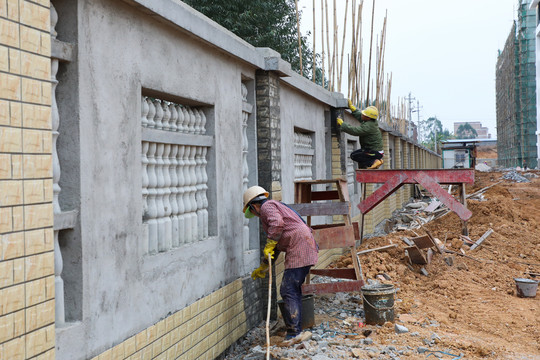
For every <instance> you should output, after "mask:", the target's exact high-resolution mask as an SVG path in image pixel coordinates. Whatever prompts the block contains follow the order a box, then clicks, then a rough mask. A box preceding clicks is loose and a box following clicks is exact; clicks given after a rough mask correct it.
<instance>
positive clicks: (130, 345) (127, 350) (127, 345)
mask: <svg viewBox="0 0 540 360" xmlns="http://www.w3.org/2000/svg"><path fill="white" fill-rule="evenodd" d="M136 345H137V344H136V340H135V336H132V337H130V338H129V339H127V340H126V341H124V356H125V357H128V356H131V355H133V354H134V353H135V350H136V347H137V346H136Z"/></svg>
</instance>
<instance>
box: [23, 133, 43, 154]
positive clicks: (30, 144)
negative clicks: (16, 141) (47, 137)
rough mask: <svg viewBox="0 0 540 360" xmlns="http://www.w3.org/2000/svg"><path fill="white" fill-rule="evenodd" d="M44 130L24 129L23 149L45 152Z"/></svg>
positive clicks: (31, 151)
mask: <svg viewBox="0 0 540 360" xmlns="http://www.w3.org/2000/svg"><path fill="white" fill-rule="evenodd" d="M43 133H44V131H42V130H34V129H23V131H22V149H23V150H22V151H23V152H25V153H42V152H43V135H42V134H43Z"/></svg>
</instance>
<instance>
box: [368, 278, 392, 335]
mask: <svg viewBox="0 0 540 360" xmlns="http://www.w3.org/2000/svg"><path fill="white" fill-rule="evenodd" d="M395 292H396V290H395V289H394V285H391V284H375V285H366V286H362V301H363V303H364V312H365V314H366V324H370V325H383V324H384V323H385V322H388V321H389V322H394V294H395Z"/></svg>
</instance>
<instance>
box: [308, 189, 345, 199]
mask: <svg viewBox="0 0 540 360" xmlns="http://www.w3.org/2000/svg"><path fill="white" fill-rule="evenodd" d="M337 199H339V194H338V192H337V190H328V191H312V192H311V200H312V201H318V200H337Z"/></svg>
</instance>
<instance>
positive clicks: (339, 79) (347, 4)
mask: <svg viewBox="0 0 540 360" xmlns="http://www.w3.org/2000/svg"><path fill="white" fill-rule="evenodd" d="M348 8H349V0H346V1H345V20H344V22H343V40H342V41H341V60H340V65H339V70H338V91H341V78H342V76H343V54H344V53H345V35H346V34H347V15H348V12H347V10H348ZM353 21H354V19H353Z"/></svg>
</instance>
